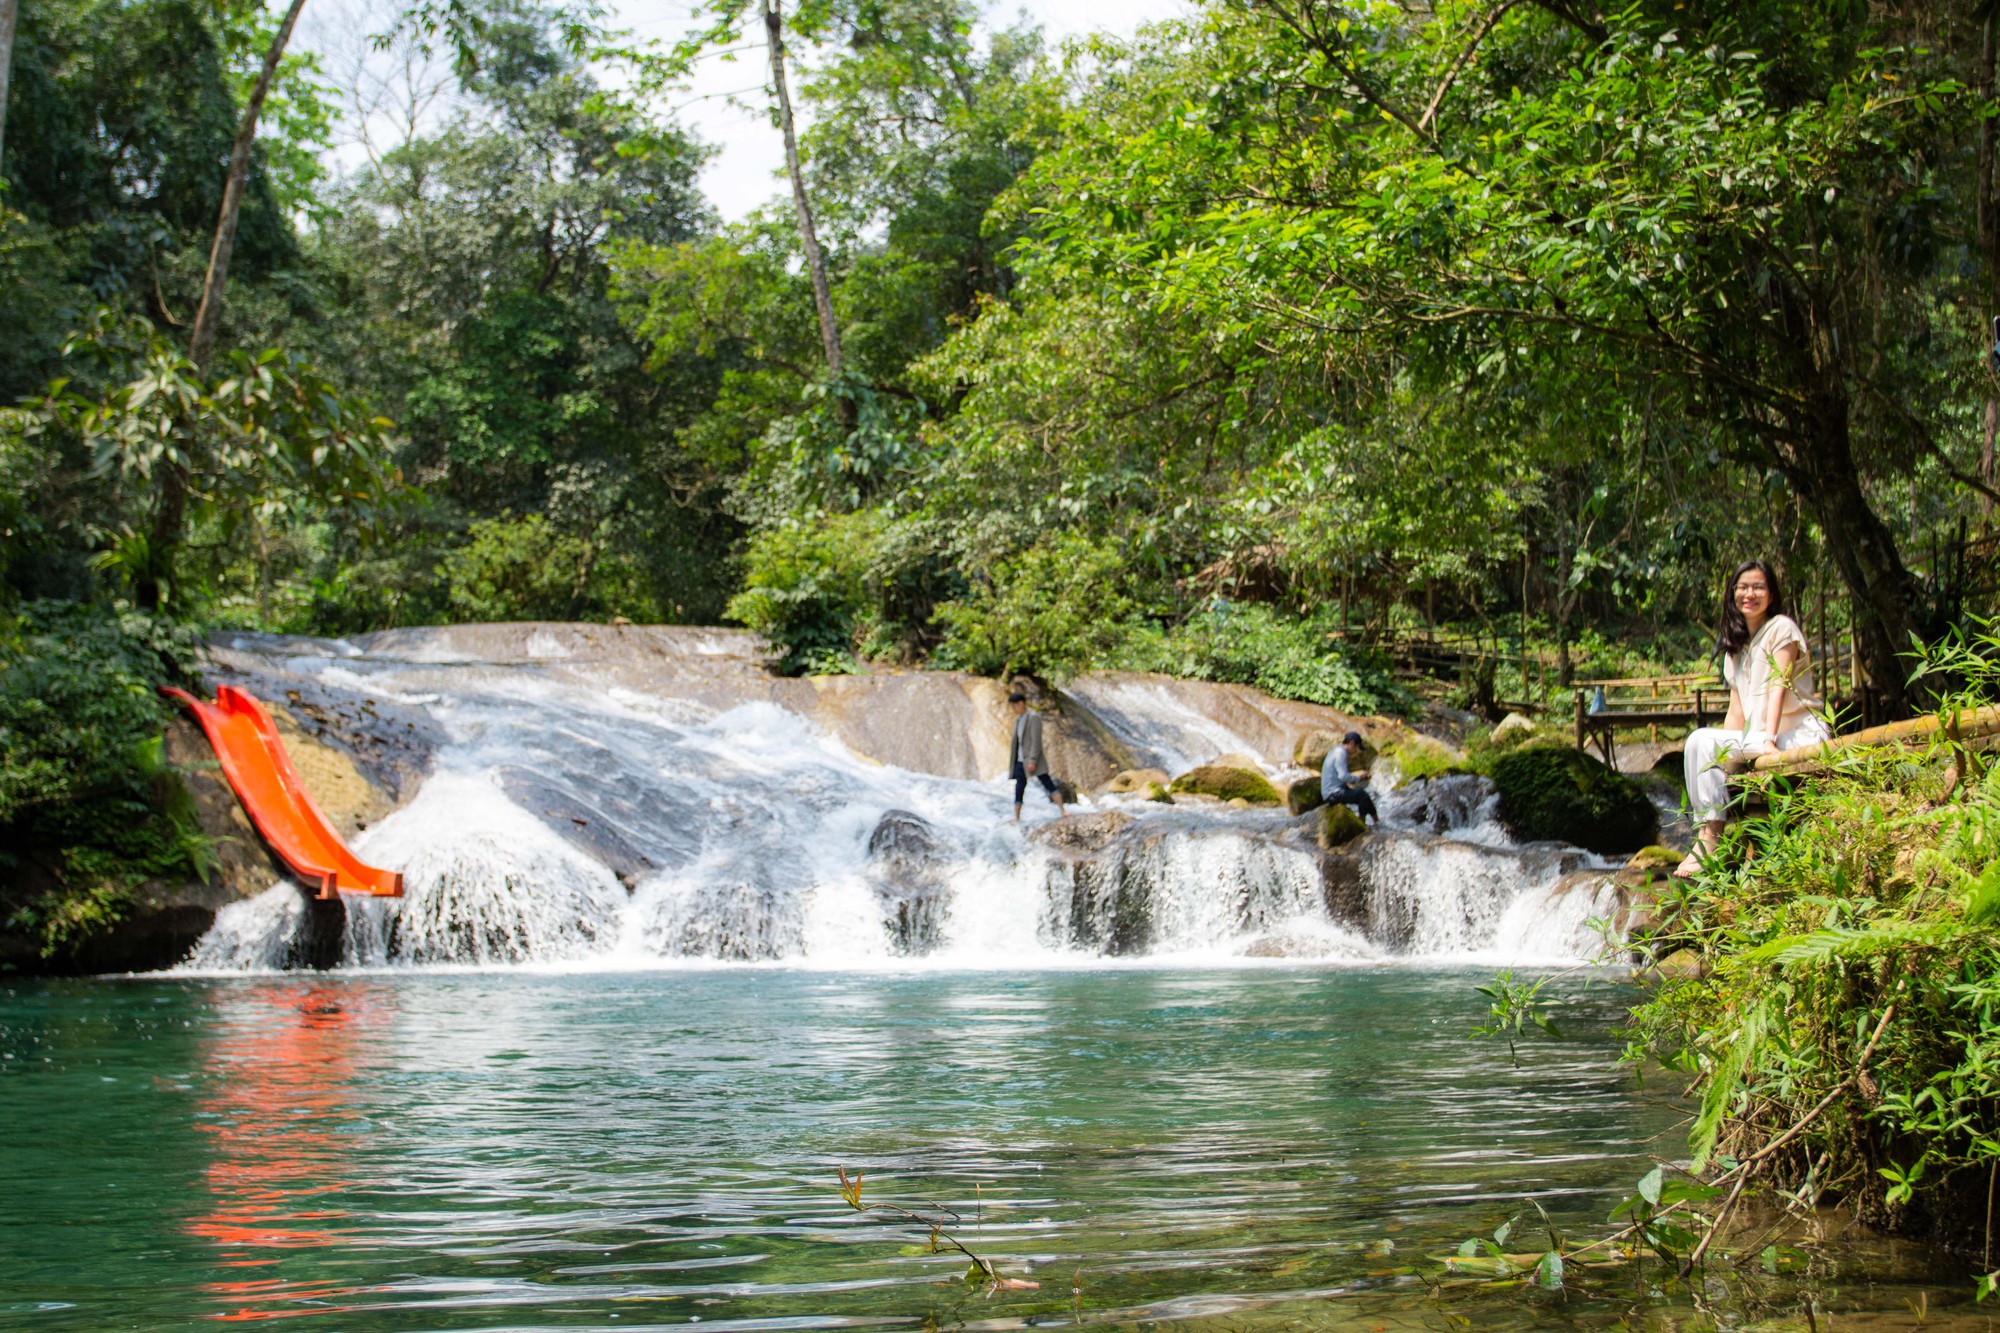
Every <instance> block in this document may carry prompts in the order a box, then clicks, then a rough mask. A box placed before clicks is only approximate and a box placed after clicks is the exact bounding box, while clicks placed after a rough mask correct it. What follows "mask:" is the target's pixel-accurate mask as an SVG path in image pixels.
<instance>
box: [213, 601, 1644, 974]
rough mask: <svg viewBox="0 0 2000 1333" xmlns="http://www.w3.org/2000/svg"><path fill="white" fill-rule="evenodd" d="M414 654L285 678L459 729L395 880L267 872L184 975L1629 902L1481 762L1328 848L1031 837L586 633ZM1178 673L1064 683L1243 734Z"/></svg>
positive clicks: (1278, 838)
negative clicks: (1501, 815)
mask: <svg viewBox="0 0 2000 1333" xmlns="http://www.w3.org/2000/svg"><path fill="white" fill-rule="evenodd" d="M539 632H540V631H538V633H539ZM399 644H400V647H399V652H400V654H401V655H399V656H397V657H395V658H382V659H376V658H371V657H369V656H368V655H366V654H357V653H356V652H354V651H348V652H343V653H339V654H334V653H332V652H322V654H321V655H320V656H318V657H315V658H304V657H301V658H299V659H297V660H295V661H293V662H292V663H291V669H293V670H296V671H299V672H301V673H302V674H304V673H310V678H311V680H312V681H313V682H314V684H315V686H316V688H319V689H321V690H324V691H335V690H345V691H348V692H350V693H352V694H354V695H356V696H357V697H358V696H361V695H363V694H364V693H365V694H366V695H371V696H374V697H379V698H391V699H397V700H400V701H402V705H403V706H404V707H406V708H408V709H411V710H421V714H422V717H423V720H424V724H425V725H426V726H428V727H430V728H432V729H433V730H434V731H435V732H436V734H437V735H438V737H439V738H440V740H439V742H438V745H437V750H436V756H435V769H434V772H433V773H432V775H431V776H430V777H429V778H428V779H426V780H425V781H424V783H423V785H422V786H421V788H419V790H418V792H417V795H416V796H415V798H414V799H413V800H411V801H410V803H409V804H407V805H406V806H404V807H403V808H402V809H400V810H398V811H396V812H395V813H394V814H392V815H390V816H389V817H387V818H386V819H384V820H382V821H381V822H380V823H378V824H377V825H375V826H374V827H373V828H371V829H369V830H368V831H367V832H366V833H365V834H363V835H362V836H361V837H360V838H359V839H357V843H356V849H357V851H359V852H361V853H362V854H364V855H365V856H366V857H368V858H369V859H370V860H372V861H374V862H376V863H378V864H381V865H384V866H387V867H390V868H394V869H398V870H401V871H402V873H403V876H404V884H405V897H403V898H402V899H400V900H392V899H363V898H354V897H350V898H348V899H347V900H346V901H345V902H344V903H334V904H312V903H309V902H308V901H306V900H305V899H304V898H303V897H302V896H301V894H300V893H299V892H298V891H296V890H295V889H293V888H291V887H289V886H281V887H278V888H274V889H273V890H272V891H271V892H269V893H266V894H264V895H263V896H261V897H258V898H256V899H253V900H251V901H248V902H243V903H238V904H235V905H233V906H231V907H228V908H226V909H224V910H223V911H222V912H221V913H220V914H218V917H217V919H216V922H215V925H214V928H213V929H212V930H211V931H210V932H209V933H208V935H207V936H206V937H205V938H204V939H203V940H202V941H201V942H200V944H199V946H198V947H197V949H196V950H195V952H194V954H193V956H192V957H191V958H190V959H189V960H188V963H187V964H186V966H189V967H192V968H196V969H200V970H207V971H232V970H251V969H269V968H297V967H309V966H329V965H336V964H338V965H344V966H350V967H390V966H423V965H436V964H471V965H480V966H501V965H513V964H521V963H544V964H546V963H555V964H568V965H577V964H590V965H600V966H616V967H629V966H658V965H664V964H672V963H676V962H708V963H717V962H719V963H736V964H741V963H772V962H802V963H807V964H811V965H815V966H836V967H851V966H906V965H910V964H912V963H915V962H918V961H922V962H924V963H926V964H928V965H939V966H1012V967H1021V966H1033V967H1039V966H1049V965H1060V964H1063V963H1065V962H1076V961H1089V960H1093V959H1098V958H1105V957H1123V958H1137V957H1152V958H1162V957H1172V958H1177V959H1189V960H1215V961H1221V960H1230V959H1241V958H1260V957H1285V958H1322V959H1382V958H1393V957H1421V958H1428V959H1438V958H1454V957H1463V958H1480V959H1487V958H1518V959H1521V960H1524V961H1526V960H1536V961H1548V960H1553V959H1563V958H1579V957H1585V956H1589V955H1591V954H1593V953H1595V952H1597V951H1598V950H1600V949H1601V948H1602V940H1601V939H1600V938H1598V937H1597V936H1596V934H1595V933H1594V932H1593V931H1592V929H1591V928H1590V925H1589V923H1590V922H1591V921H1593V920H1595V919H1599V918H1605V917H1608V916H1610V915H1612V914H1613V913H1614V912H1615V910H1616V906H1617V904H1616V902H1615V898H1614V897H1613V896H1608V895H1612V893H1613V891H1612V890H1610V889H1608V888H1605V887H1603V886H1602V884H1601V877H1600V879H1592V878H1590V877H1588V876H1578V875H1573V874H1572V873H1571V872H1574V871H1577V870H1579V869H1581V868H1582V867H1583V866H1584V864H1585V860H1586V858H1585V857H1584V855H1583V854H1582V853H1579V852H1576V851H1575V850H1574V849H1569V848H1560V847H1553V846H1548V847H1517V846H1515V845H1513V844H1512V842H1511V841H1510V840H1509V838H1508V836H1507V834H1506V832H1505V830H1504V829H1503V828H1502V827H1501V825H1500V824H1499V822H1498V820H1497V818H1496V817H1495V799H1494V796H1493V791H1492V788H1491V786H1490V784H1488V783H1486V782H1485V781H1484V780H1483V779H1480V778H1476V777H1469V776H1456V775H1454V776H1445V777H1439V778H1433V779H1430V780H1428V781H1420V782H1416V783H1412V784H1409V785H1408V786H1407V787H1405V788H1403V789H1401V790H1399V791H1394V792H1388V791H1381V790H1378V793H1377V795H1378V799H1380V800H1381V802H1382V808H1383V815H1384V821H1383V826H1382V828H1381V829H1380V830H1378V831H1377V832H1376V833H1375V834H1374V835H1372V836H1370V837H1368V838H1365V839H1362V840H1360V841H1358V842H1356V843H1354V844H1352V845H1351V846H1350V847H1348V848H1345V849H1338V850H1335V851H1331V852H1329V851H1324V850H1322V849H1321V848H1320V847H1319V846H1318V844H1317V842H1316V841H1315V836H1314V829H1315V827H1316V820H1315V819H1314V818H1313V817H1312V816H1307V817H1304V818H1298V819H1295V818H1291V817H1288V816H1286V815H1285V814H1284V813H1282V812H1272V811H1239V810H1230V809H1226V808H1224V807H1221V806H1219V805H1202V804H1198V803H1195V804H1181V805H1175V806H1164V805H1156V804H1152V803H1150V802H1145V801H1130V802H1115V801H1113V802H1106V803H1101V804H1097V805H1094V806H1091V805H1086V807H1084V809H1083V810H1082V811H1081V812H1079V813H1078V814H1076V815H1075V816H1073V817H1072V818H1070V819H1068V820H1065V821H1061V822H1059V823H1058V822H1055V821H1052V820H1051V819H1049V817H1048V815H1047V814H1045V813H1044V812H1043V810H1042V808H1041V807H1040V805H1039V803H1031V804H1030V806H1029V810H1028V816H1027V822H1026V823H1024V824H1022V825H1019V826H1016V825H1014V824H1012V823H1011V822H1010V816H1011V814H1012V799H1011V798H1012V792H1011V786H1010V784H1007V783H1005V782H1001V781H987V782H973V781H964V780H959V779H954V778H947V777H940V776H932V775H925V774H920V773H913V772H910V771H907V770H904V769H898V768H891V767H887V766H884V765H881V764H877V763H874V762H872V761H870V760H867V759H865V758H862V757H860V756H858V755H856V754H854V753H853V752H851V751H850V750H848V749H847V748H846V747H845V746H843V745H841V744H840V743H839V742H837V741H836V740H834V739H833V738H832V736H831V735H830V734H829V733H828V732H826V731H825V730H822V729H821V728H820V727H819V726H818V725H816V724H814V723H813V722H811V721H809V720H808V719H807V718H806V717H805V716H803V715H801V714H800V713H798V712H794V711H792V710H791V709H789V708H787V707H784V706H781V705H780V704H778V703H776V702H772V701H751V702H740V703H735V704H729V703H728V702H727V701H726V700H725V701H724V704H723V705H722V706H710V705H706V704H704V703H702V702H700V701H699V700H700V699H701V698H703V697H708V696H706V695H703V694H702V693H701V691H700V690H693V691H691V692H690V693H689V694H688V695H686V696H682V695H676V694H667V693H648V692H647V691H646V690H645V689H641V688H639V687H638V686H636V685H634V684H632V683H630V682H629V681H619V682H603V683H600V682H596V681H593V680H592V679H589V678H588V677H587V676H583V677H581V678H580V673H584V672H585V670H586V668H587V666H588V664H587V663H584V664H581V665H580V664H579V663H578V659H577V657H576V655H575V654H576V652H577V648H576V645H575V643H573V642H572V641H571V640H569V639H564V638H560V637H550V636H548V635H544V636H543V637H540V638H532V637H531V641H530V642H529V643H528V644H527V650H526V652H525V654H524V656H525V657H526V658H528V659H531V660H529V661H527V662H525V663H516V664H514V665H509V666H505V667H504V669H503V668H502V667H500V666H495V665H493V664H491V663H483V662H481V661H478V660H476V659H473V658H472V657H471V656H470V655H467V656H465V657H460V658H456V659H454V658H452V657H451V656H450V655H449V654H447V653H444V652H443V651H442V650H435V651H434V650H433V646H432V645H427V644H425V643H423V642H416V643H407V642H402V641H399ZM557 649H561V650H562V651H561V652H558V651H557ZM691 656H693V657H697V658H698V657H699V656H700V655H699V654H691ZM704 669H706V668H704ZM564 673H567V674H564ZM1168 684H1170V683H1167V684H1163V683H1161V682H1158V681H1152V680H1146V681H1139V682H1132V681H1126V680H1114V681H1109V682H1098V683H1095V684H1093V683H1091V682H1084V683H1082V684H1080V685H1079V686H1078V687H1077V688H1076V690H1075V691H1074V692H1073V693H1074V697H1076V698H1077V699H1080V700H1083V701H1085V702H1086V703H1087V705H1088V706H1089V707H1091V708H1092V709H1093V710H1095V711H1096V713H1097V715H1098V721H1100V722H1102V723H1104V724H1105V726H1106V728H1107V729H1109V730H1111V731H1113V732H1115V733H1117V734H1120V735H1123V736H1125V737H1126V738H1127V740H1128V741H1129V743H1130V744H1131V745H1132V746H1134V747H1135V750H1143V753H1144V754H1146V755H1147V756H1151V757H1158V758H1162V759H1181V760H1186V761H1187V762H1189V763H1192V762H1199V761H1200V760H1203V759H1206V758H1209V757H1212V754H1211V751H1219V750H1221V749H1223V748H1224V747H1228V748H1236V749H1240V748H1242V747H1243V745H1244V740H1243V737H1242V736H1241V735H1239V734H1238V733H1236V732H1234V731H1232V730H1231V729H1229V728H1228V727H1225V726H1222V725H1221V724H1219V723H1216V722H1213V721H1210V720H1207V719H1206V718H1204V717H1203V715H1202V714H1200V713H1199V711H1198V710H1196V709H1195V708H1193V707H1191V706H1190V705H1189V704H1188V703H1187V702H1185V701H1183V700H1180V699H1177V698H1176V697H1175V696H1174V695H1173V693H1172V691H1171V690H1170V689H1169V688H1168ZM1380 785H1386V784H1380ZM1566 876H1568V878H1565V877H1566Z"/></svg>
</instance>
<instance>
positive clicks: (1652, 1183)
mask: <svg viewBox="0 0 2000 1333" xmlns="http://www.w3.org/2000/svg"><path fill="white" fill-rule="evenodd" d="M1639 1197H1640V1198H1642V1199H1644V1200H1645V1201H1646V1202H1647V1203H1650V1204H1652V1205H1653V1206H1654V1207H1655V1208H1657V1207H1659V1206H1660V1168H1659V1167H1657V1166H1656V1167H1654V1168H1653V1169H1652V1170H1651V1171H1648V1172H1647V1173H1646V1174H1645V1175H1643V1176H1640V1177H1639Z"/></svg>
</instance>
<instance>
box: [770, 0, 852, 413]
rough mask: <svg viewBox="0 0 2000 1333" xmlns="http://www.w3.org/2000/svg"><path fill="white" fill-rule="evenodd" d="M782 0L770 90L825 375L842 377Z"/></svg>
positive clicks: (775, 21)
mask: <svg viewBox="0 0 2000 1333" xmlns="http://www.w3.org/2000/svg"><path fill="white" fill-rule="evenodd" d="M782 3H783V0H763V7H764V36H765V40H766V42H767V43H768V45H769V46H770V48H771V88H772V91H773V92H774V93H776V95H777V98H778V128H779V129H780V130H781V131H783V133H784V136H785V172H786V174H787V175H789V176H790V177H791V179H792V207H793V208H794V209H795V210H796V211H797V213H798V218H799V244H800V246H801V247H803V248H804V250H805V252H806V273H807V275H808V276H809V277H810V278H811V279H812V291H813V308H814V309H816V310H817V311H818V312H819V340H820V345H821V346H822V347H823V348H824V349H825V351H826V372H827V376H828V377H829V378H831V379H838V378H840V359H841V358H840V328H839V326H838V325H836V324H835V323H834V322H833V289H832V287H831V286H830V285H829V284H828V283H827V279H826V255H825V254H824V253H822V252H821V250H820V248H819V232H818V231H817V230H816V229H815V228H814V227H813V215H812V205H811V204H810V203H809V202H808V201H807V199H806V178H805V173H804V172H803V171H801V170H800V168H799V140H798V135H797V134H796V133H795V132H794V130H793V128H792V95H791V92H790V91H789V90H788V89H787V87H786V85H785V33H784V19H783V18H782V17H781V15H780V13H779V7H780V5H781V4H782Z"/></svg>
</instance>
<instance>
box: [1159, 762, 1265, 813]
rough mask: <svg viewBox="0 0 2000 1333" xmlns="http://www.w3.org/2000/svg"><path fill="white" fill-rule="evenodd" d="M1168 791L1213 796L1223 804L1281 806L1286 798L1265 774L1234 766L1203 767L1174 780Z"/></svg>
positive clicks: (1209, 765)
mask: <svg viewBox="0 0 2000 1333" xmlns="http://www.w3.org/2000/svg"><path fill="white" fill-rule="evenodd" d="M1168 790H1170V791H1172V792H1174V793H1175V794H1176V795H1179V794H1181V793H1186V794H1188V795H1191V796H1213V797H1215V798H1216V799H1217V800H1219V801H1233V800H1237V799H1239V798H1240V799H1242V800H1243V801H1245V802H1247V803H1248V804H1250V805H1280V804H1282V803H1283V802H1284V799H1285V798H1284V797H1282V796H1280V795H1278V789H1277V788H1276V787H1273V786H1272V785H1271V780H1270V779H1269V778H1267V777H1265V776H1264V775H1263V774H1262V773H1260V772H1258V771H1256V770H1255V769H1250V768H1237V767H1235V766H1234V765H1223V764H1203V765H1202V766H1201V767H1200V768H1196V769H1190V770H1189V771H1188V772H1186V773H1183V774H1181V775H1180V776H1179V777H1177V778H1175V779H1174V782H1173V786H1172V787H1170V788H1169V789H1168Z"/></svg>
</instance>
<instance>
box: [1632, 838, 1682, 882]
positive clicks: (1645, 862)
mask: <svg viewBox="0 0 2000 1333" xmlns="http://www.w3.org/2000/svg"><path fill="white" fill-rule="evenodd" d="M1684 855H1685V853H1682V852H1677V851H1675V850H1674V849H1673V848H1671V847H1660V846H1652V847H1641V848H1640V849H1639V850H1638V851H1636V852H1634V853H1633V854H1632V857H1631V859H1630V860H1628V861H1627V862H1626V863H1625V868H1624V869H1622V870H1620V871H1619V872H1618V873H1617V875H1616V876H1614V878H1615V879H1616V880H1617V881H1618V883H1620V884H1621V885H1624V886H1626V887H1628V888H1634V887H1636V888H1644V887H1645V886H1647V885H1648V884H1651V883H1652V882H1653V881H1654V880H1660V879H1665V878H1666V877H1667V876H1668V875H1671V874H1672V873H1673V872H1674V869H1675V867H1677V866H1679V865H1680V863H1681V858H1682V857H1683V856H1684Z"/></svg>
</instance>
